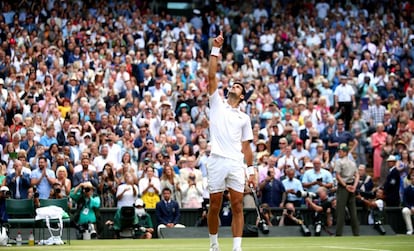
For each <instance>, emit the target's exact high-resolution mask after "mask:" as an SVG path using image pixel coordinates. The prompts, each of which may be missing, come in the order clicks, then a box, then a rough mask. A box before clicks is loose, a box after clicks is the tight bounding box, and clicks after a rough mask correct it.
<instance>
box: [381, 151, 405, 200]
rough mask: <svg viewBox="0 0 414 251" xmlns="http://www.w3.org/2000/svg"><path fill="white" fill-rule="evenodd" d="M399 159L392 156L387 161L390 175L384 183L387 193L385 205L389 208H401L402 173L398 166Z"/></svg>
mask: <svg viewBox="0 0 414 251" xmlns="http://www.w3.org/2000/svg"><path fill="white" fill-rule="evenodd" d="M396 163H397V158H396V157H395V156H394V155H390V156H389V157H388V159H387V165H388V168H390V171H389V173H388V176H387V179H386V180H385V183H384V192H385V205H386V206H387V207H399V206H400V181H401V178H400V172H399V171H398V169H397V166H396Z"/></svg>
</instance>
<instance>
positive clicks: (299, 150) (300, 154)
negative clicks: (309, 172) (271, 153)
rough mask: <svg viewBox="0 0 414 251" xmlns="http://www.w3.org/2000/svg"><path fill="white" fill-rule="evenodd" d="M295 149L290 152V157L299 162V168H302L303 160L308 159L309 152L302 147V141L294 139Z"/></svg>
mask: <svg viewBox="0 0 414 251" xmlns="http://www.w3.org/2000/svg"><path fill="white" fill-rule="evenodd" d="M295 144H296V148H295V149H293V150H292V155H293V156H294V157H295V158H296V159H297V160H298V161H299V163H298V164H299V168H302V167H303V165H304V160H305V159H306V158H310V154H309V151H308V150H306V149H305V148H304V147H303V141H302V140H301V139H299V138H298V139H296V142H295Z"/></svg>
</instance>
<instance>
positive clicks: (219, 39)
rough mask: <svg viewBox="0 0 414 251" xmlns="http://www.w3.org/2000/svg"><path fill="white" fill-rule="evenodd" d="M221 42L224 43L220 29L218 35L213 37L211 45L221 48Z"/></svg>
mask: <svg viewBox="0 0 414 251" xmlns="http://www.w3.org/2000/svg"><path fill="white" fill-rule="evenodd" d="M223 43H224V37H223V31H220V35H218V36H217V37H216V38H214V39H213V46H214V47H219V48H221V46H223Z"/></svg>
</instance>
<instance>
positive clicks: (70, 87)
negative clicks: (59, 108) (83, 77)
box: [64, 73, 80, 103]
mask: <svg viewBox="0 0 414 251" xmlns="http://www.w3.org/2000/svg"><path fill="white" fill-rule="evenodd" d="M79 91H80V84H79V81H78V77H77V76H76V75H75V74H74V73H72V76H71V77H70V78H69V82H67V83H66V84H65V85H64V92H65V98H67V99H69V100H70V102H71V103H73V102H74V101H75V100H76V99H77V97H78V92H79Z"/></svg>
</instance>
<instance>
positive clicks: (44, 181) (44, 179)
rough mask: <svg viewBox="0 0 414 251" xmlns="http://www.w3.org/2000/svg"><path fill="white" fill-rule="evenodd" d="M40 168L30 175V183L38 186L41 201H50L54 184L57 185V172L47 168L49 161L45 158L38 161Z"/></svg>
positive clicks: (42, 157)
mask: <svg viewBox="0 0 414 251" xmlns="http://www.w3.org/2000/svg"><path fill="white" fill-rule="evenodd" d="M38 166H39V167H38V168H37V169H35V170H33V171H32V173H31V175H30V179H31V180H30V182H31V185H32V186H37V191H38V192H39V198H40V199H48V198H49V195H50V190H51V189H52V186H53V184H54V183H56V176H55V172H53V170H52V169H48V168H47V159H46V157H44V156H41V157H39V159H38Z"/></svg>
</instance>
